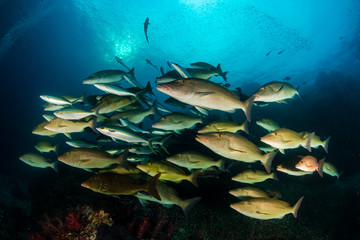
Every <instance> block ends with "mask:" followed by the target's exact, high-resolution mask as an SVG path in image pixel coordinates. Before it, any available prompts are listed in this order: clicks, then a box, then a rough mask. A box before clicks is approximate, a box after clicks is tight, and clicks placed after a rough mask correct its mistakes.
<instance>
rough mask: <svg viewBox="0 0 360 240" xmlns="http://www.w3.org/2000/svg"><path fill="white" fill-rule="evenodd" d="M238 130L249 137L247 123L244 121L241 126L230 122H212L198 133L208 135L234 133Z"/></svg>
mask: <svg viewBox="0 0 360 240" xmlns="http://www.w3.org/2000/svg"><path fill="white" fill-rule="evenodd" d="M239 130H241V131H243V132H245V133H246V134H248V135H249V129H248V121H246V120H245V122H244V123H243V124H241V125H238V124H237V123H235V122H231V121H214V122H211V123H210V124H208V125H206V126H205V127H203V128H202V129H200V130H199V131H198V133H209V132H232V133H236V132H237V131H239Z"/></svg>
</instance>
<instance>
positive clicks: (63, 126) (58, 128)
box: [44, 118, 97, 133]
mask: <svg viewBox="0 0 360 240" xmlns="http://www.w3.org/2000/svg"><path fill="white" fill-rule="evenodd" d="M95 124H96V120H94V119H91V120H90V121H88V122H83V121H71V120H66V119H62V118H54V119H52V120H51V121H50V122H48V124H46V125H45V126H44V128H45V129H47V130H50V131H52V132H56V133H75V132H83V131H84V129H85V128H86V127H90V128H91V129H92V130H93V131H94V132H96V133H97V131H96V129H95Z"/></svg>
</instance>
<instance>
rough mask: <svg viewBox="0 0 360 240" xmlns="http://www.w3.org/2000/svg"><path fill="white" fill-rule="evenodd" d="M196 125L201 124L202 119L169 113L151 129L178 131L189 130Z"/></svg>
mask: <svg viewBox="0 0 360 240" xmlns="http://www.w3.org/2000/svg"><path fill="white" fill-rule="evenodd" d="M197 123H202V119H201V118H198V117H192V116H190V115H187V114H183V113H170V114H168V115H166V116H164V117H162V118H161V119H159V120H158V121H157V122H155V123H153V124H152V127H153V128H158V129H162V130H172V131H179V130H183V129H187V128H191V127H193V126H194V125H195V124H197Z"/></svg>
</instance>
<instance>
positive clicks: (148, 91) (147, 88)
mask: <svg viewBox="0 0 360 240" xmlns="http://www.w3.org/2000/svg"><path fill="white" fill-rule="evenodd" d="M144 90H145V92H147V93H149V94H151V95H154V93H153V91H152V87H151V84H150V82H148V83H147V84H146V87H145V88H144Z"/></svg>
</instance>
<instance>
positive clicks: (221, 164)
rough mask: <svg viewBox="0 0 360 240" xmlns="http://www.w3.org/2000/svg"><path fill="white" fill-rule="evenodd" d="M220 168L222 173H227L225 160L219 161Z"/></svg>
mask: <svg viewBox="0 0 360 240" xmlns="http://www.w3.org/2000/svg"><path fill="white" fill-rule="evenodd" d="M218 162H219V164H218V167H219V168H220V170H221V171H223V172H225V171H226V168H225V159H224V158H221V159H220V160H219V161H218Z"/></svg>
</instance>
